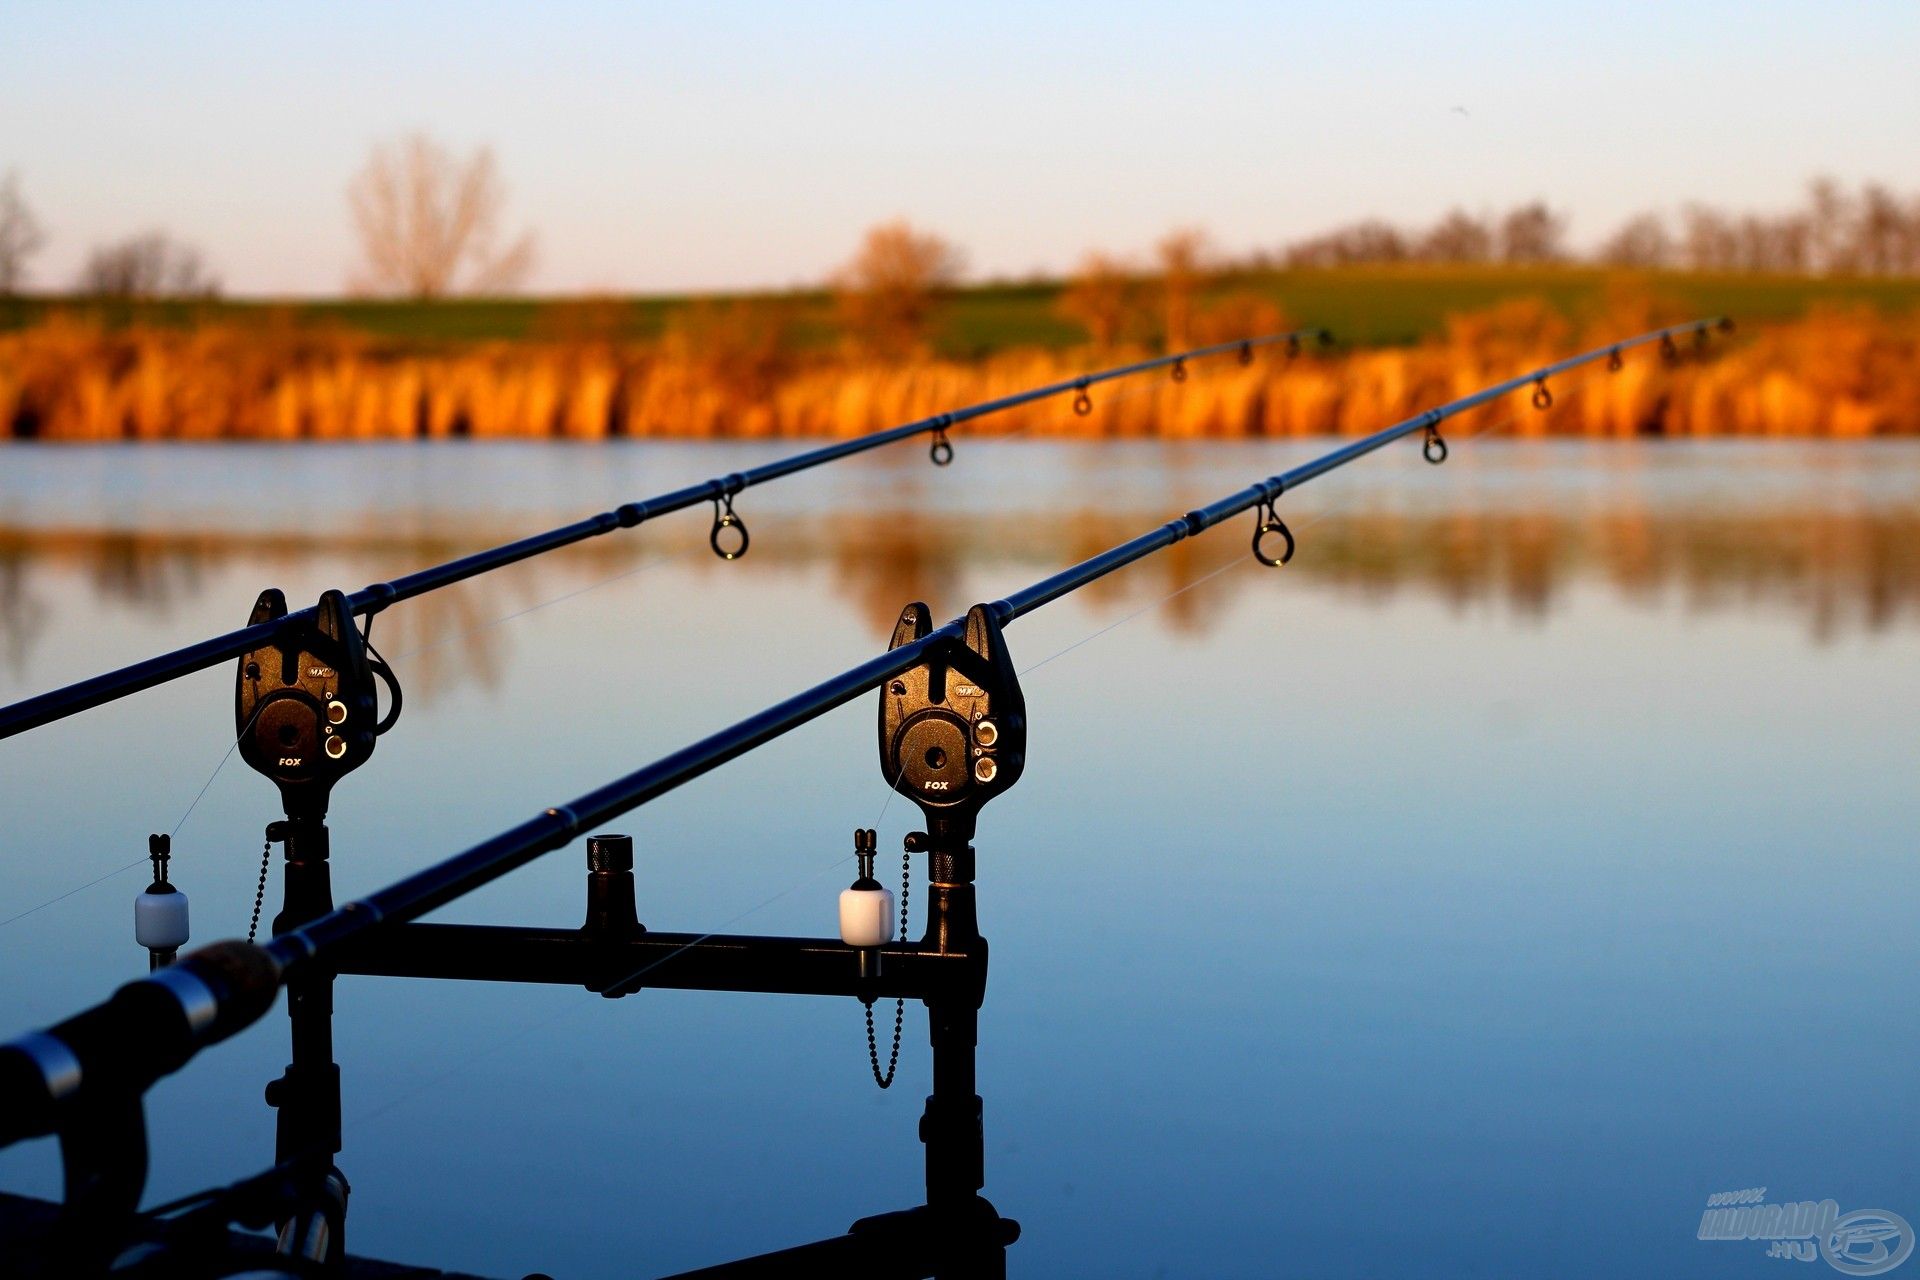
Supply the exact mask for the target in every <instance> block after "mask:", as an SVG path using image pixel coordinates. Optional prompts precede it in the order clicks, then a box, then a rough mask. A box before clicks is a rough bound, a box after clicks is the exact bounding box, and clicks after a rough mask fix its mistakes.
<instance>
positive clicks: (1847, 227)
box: [1247, 178, 1920, 276]
mask: <svg viewBox="0 0 1920 1280" xmlns="http://www.w3.org/2000/svg"><path fill="white" fill-rule="evenodd" d="M1567 225H1568V220H1567V217H1566V215H1565V214H1563V213H1560V212H1558V211H1556V210H1554V209H1552V208H1550V207H1548V206H1547V205H1546V204H1545V203H1544V202H1541V201H1533V202H1531V203H1527V204H1522V205H1519V206H1517V207H1515V208H1513V209H1510V210H1508V211H1506V212H1504V213H1480V214H1475V213H1469V212H1468V211H1466V210H1464V209H1454V210H1451V211H1449V212H1448V213H1447V214H1445V215H1444V216H1443V217H1441V218H1440V219H1439V221H1437V222H1435V223H1433V224H1432V225H1431V226H1426V227H1417V226H1413V227H1410V226H1402V225H1399V224H1396V223H1392V222H1388V221H1386V220H1384V219H1380V218H1369V219H1364V220H1362V221H1359V222H1354V223H1349V224H1347V225H1346V226H1342V227H1336V228H1334V229H1333V230H1331V231H1327V232H1323V233H1321V234H1319V235H1314V236H1308V237H1306V238H1304V239H1300V240H1295V241H1292V242H1290V243H1288V244H1286V245H1284V246H1282V247H1281V248H1280V249H1279V250H1278V251H1277V252H1273V253H1263V254H1254V255H1252V257H1251V258H1250V259H1249V260H1248V262H1247V265H1249V266H1252V267H1256V268H1266V269H1274V268H1282V267H1284V268H1295V269H1298V268H1314V267H1336V266H1356V265H1370V264H1381V263H1422V262H1427V263H1507V264H1513V265H1526V264H1542V263H1568V262H1579V261H1586V262H1591V263H1594V264H1596V265H1600V266H1611V267H1630V268H1636V269H1643V270H1660V269H1666V270H1682V271H1710V272H1759V273H1768V274H1774V275H1835V276H1911V275H1920V194H1914V195H1908V196H1902V195H1900V194H1899V193H1898V192H1896V191H1894V190H1892V189H1891V188H1889V187H1887V186H1886V185H1884V184H1882V183H1877V182H1867V183H1863V184H1861V185H1860V187H1859V188H1857V189H1855V190H1848V189H1846V188H1844V187H1842V186H1841V185H1840V184H1839V183H1837V182H1835V181H1834V180H1833V179H1831V178H1819V179H1816V180H1815V181H1813V182H1811V183H1809V184H1808V187H1807V193H1806V197H1805V199H1804V201H1803V202H1802V203H1801V204H1800V205H1799V206H1798V207H1796V208H1793V209H1789V210H1787V211H1785V212H1783V213H1756V212H1746V213H1740V212H1734V211H1730V210H1726V209H1720V208H1716V207H1714V206H1712V205H1708V204H1702V203H1694V204H1689V205H1687V206H1686V207H1685V208H1683V209H1681V210H1680V211H1679V212H1678V213H1677V214H1665V213H1659V212H1651V211H1650V212H1645V213H1639V214H1635V215H1634V216H1633V217H1631V218H1628V219H1627V220H1626V221H1625V222H1624V223H1622V224H1621V225H1620V226H1619V227H1617V228H1616V229H1615V230H1614V231H1613V232H1612V233H1611V234H1610V235H1608V236H1607V237H1606V238H1605V239H1603V240H1602V241H1601V242H1600V243H1599V244H1598V245H1597V246H1595V247H1594V248H1593V250H1592V251H1591V252H1589V253H1587V254H1585V255H1581V254H1578V253H1576V252H1575V251H1574V249H1573V248H1572V247H1571V246H1570V245H1569V243H1568V241H1567Z"/></svg>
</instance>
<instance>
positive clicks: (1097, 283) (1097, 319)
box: [1057, 253, 1138, 347]
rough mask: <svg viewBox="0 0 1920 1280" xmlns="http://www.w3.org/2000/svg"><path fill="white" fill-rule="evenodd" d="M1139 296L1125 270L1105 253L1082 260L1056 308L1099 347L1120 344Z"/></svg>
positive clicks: (1121, 264) (1095, 254) (1091, 255)
mask: <svg viewBox="0 0 1920 1280" xmlns="http://www.w3.org/2000/svg"><path fill="white" fill-rule="evenodd" d="M1137 292H1138V290H1137V288H1136V286H1135V284H1134V281H1133V278H1132V276H1131V275H1130V274H1129V273H1128V271H1127V269H1126V266H1125V265H1124V264H1123V263H1121V262H1120V261H1119V260H1118V259H1117V258H1112V257H1109V256H1108V255H1106V254H1104V253H1089V254H1088V255H1087V256H1086V257H1084V258H1082V259H1081V260H1080V267H1079V269H1078V270H1077V271H1075V272H1074V275H1073V279H1072V280H1070V281H1068V282H1067V287H1066V289H1065V290H1064V291H1063V292H1062V293H1061V294H1060V301H1059V303H1058V304H1057V306H1058V308H1059V311H1060V314H1061V315H1063V316H1065V317H1067V318H1068V319H1069V320H1073V321H1075V322H1077V323H1079V324H1080V325H1083V326H1084V327H1085V328H1086V331H1087V337H1088V338H1089V339H1090V340H1091V341H1092V342H1093V345H1094V346H1096V347H1111V346H1113V345H1114V343H1116V342H1118V341H1119V340H1120V335H1121V333H1122V332H1123V331H1124V330H1125V329H1126V327H1127V321H1128V319H1129V318H1130V317H1131V315H1132V313H1133V310H1134V307H1135V305H1136V303H1137V299H1136V297H1135V294H1136V293H1137Z"/></svg>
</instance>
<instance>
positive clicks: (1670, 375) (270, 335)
mask: <svg viewBox="0 0 1920 1280" xmlns="http://www.w3.org/2000/svg"><path fill="white" fill-rule="evenodd" d="M1653 322H1657V317H1656V316H1655V315H1654V313H1653V310H1652V309H1651V308H1650V307H1649V305H1648V304H1646V303H1644V302H1642V301H1638V300H1634V299H1627V300H1623V301H1618V302H1617V303H1616V305H1615V306H1613V307H1610V308H1609V314H1608V316H1607V318H1606V319H1605V321H1604V322H1602V321H1595V322H1593V323H1592V324H1591V325H1590V326H1589V327H1587V328H1586V329H1585V331H1576V329H1575V327H1574V326H1573V325H1572V324H1571V323H1570V322H1569V321H1567V320H1565V319H1563V318H1561V317H1560V316H1559V315H1558V314H1557V313H1554V312H1552V311H1551V310H1549V309H1548V308H1546V307H1545V306H1544V305H1541V304H1537V303H1527V302H1522V303H1508V304H1505V305H1503V306H1502V307H1499V308H1495V309H1493V310H1491V311H1488V312H1482V313H1477V314H1474V315H1466V316H1458V317H1455V318H1453V320H1452V321H1451V322H1450V323H1449V325H1448V328H1447V332H1446V333H1445V334H1444V335H1443V336H1442V337H1440V338H1438V339H1435V340H1433V341H1431V342H1428V343H1425V344H1422V345H1419V346H1412V347H1404V348H1392V349H1379V350H1358V351H1350V352H1337V353H1330V354H1329V353H1309V354H1305V355H1302V356H1300V357H1299V358H1297V359H1294V360H1291V361H1289V360H1287V359H1285V358H1284V357H1283V356H1281V355H1279V354H1273V355H1268V356H1263V357H1262V358H1261V359H1259V360H1256V361H1255V362H1254V363H1253V364H1252V365H1251V366H1250V367H1245V368H1242V367H1241V366H1239V365H1238V364H1237V363H1236V362H1234V361H1233V360H1231V359H1228V360H1215V361H1208V362H1205V363H1200V364H1196V365H1194V366H1193V368H1192V371H1191V374H1192V376H1190V377H1189V378H1188V379H1187V380H1186V381H1184V382H1180V383H1175V382H1173V381H1171V380H1167V379H1160V380H1143V381H1140V382H1137V383H1133V384H1123V385H1121V386H1119V387H1115V388H1111V389H1102V390H1101V391H1097V392H1096V393H1095V396H1094V404H1095V411H1094V412H1093V413H1092V414H1090V415H1087V416H1085V417H1080V416H1076V415H1074V414H1073V413H1072V412H1071V411H1070V409H1069V408H1068V407H1067V406H1066V405H1065V404H1064V403H1061V404H1056V405H1051V406H1047V407H1043V408H1038V409H1034V410H1031V411H1028V412H1025V413H1021V414H1013V415H1008V416H1007V417H1005V418H1002V419H998V420H988V421H987V422H984V423H981V424H979V425H978V427H977V428H974V427H970V428H969V430H975V429H977V430H980V431H983V432H989V433H991V432H996V431H1013V430H1018V431H1022V432H1025V433H1030V434H1033V435H1044V436H1055V437H1092V438H1097V437H1137V436H1159V437H1167V438H1207V437H1242V436H1298V435H1312V434H1323V433H1335V434H1355V433H1360V432H1365V431H1370V430H1374V429H1376V428H1378V427H1380V426H1382V425H1384V424H1386V423H1388V422H1391V421H1394V420H1396V419H1398V418H1402V417H1406V416H1408V415H1410V414H1413V413H1416V412H1418V411H1419V410H1421V409H1423V408H1426V407H1428V406H1430V405H1433V404H1436V403H1439V402H1440V401H1443V400H1446V399H1449V398H1451V397H1453V396H1456V395H1461V394H1464V393H1466V392H1468V391H1470V390H1472V389H1473V388H1475V387H1477V386H1480V385H1484V384H1485V383H1486V382H1489V381H1492V380H1495V379H1498V378H1502V377H1507V376H1511V375H1512V374H1513V373H1514V372H1517V371H1521V370H1524V369H1526V368H1528V367H1531V366H1534V365H1537V364H1542V363H1546V362H1547V361H1549V360H1552V359H1555V358H1557V357H1559V356H1561V355H1563V354H1565V353H1566V352H1567V351H1569V350H1572V349H1575V348H1576V347H1578V346H1586V345H1591V344H1594V343H1598V342H1602V341H1604V340H1605V337H1606V335H1608V334H1616V333H1625V332H1632V331H1634V330H1635V329H1637V328H1642V327H1645V326H1646V325H1647V324H1648V323H1653ZM728 333H729V328H728V326H727V325H726V324H724V323H723V324H718V325H709V326H708V328H707V331H706V332H704V333H673V334H669V335H668V337H667V338H666V339H664V340H662V341H661V342H659V343H655V344H650V345H622V344H618V343H616V342H613V341H609V340H601V339H595V340H583V339H579V338H573V339H567V338H559V337H556V338H534V339H531V340H528V341H525V342H517V343H506V342H495V343H483V344H474V345H472V346H469V347H465V348H462V349H457V350H454V351H450V352H436V353H423V352H421V351H419V350H413V349H405V348H382V347H380V346H379V345H377V344H375V343H374V342H373V341H371V340H370V339H368V338H366V337H364V336H361V335H354V334H346V333H324V332H313V331H302V330H297V329H294V328H292V327H291V326H290V325H284V324H275V323H267V324H263V325H259V326H254V327H250V328H240V327H236V326H209V327H202V328H197V329H162V328H141V327H134V328H123V329H112V330H109V329H105V328H102V327H100V326H98V325H93V324H89V323H86V322H83V321H79V320H73V319H68V318H63V317H61V316H59V315H55V316H52V317H50V318H49V319H47V320H46V321H44V322H43V323H41V324H39V325H38V326H36V327H33V328H30V329H25V330H20V331H17V332H13V333H8V334H5V335H4V336H0V434H4V435H6V436H8V437H11V438H15V439H20V438H32V439H44V440H65V441H108V440H404V439H445V438H452V437H462V436H468V437H474V438H507V437H513V438H552V439H570V440H597V439H603V438H607V437H615V436H631V437H677V438H720V437H725V438H741V437H770V436H844V435H853V434H857V433H860V432H864V431H870V430H874V429H876V428H879V427H883V426H888V425H891V424H893V423H897V422H904V421H907V420H910V419H913V418H918V417H923V416H926V415H929V414H933V413H937V412H939V411H941V410H943V409H949V408H953V407H955V406H957V405H962V404H968V403H972V402H975V401H979V400H986V399H990V398H992V397H995V396H1000V395H1005V394H1007V393H1010V392H1013V391H1016V390H1019V389H1021V388H1024V387H1029V386H1033V385H1036V384H1039V383H1042V382H1048V381H1052V380H1055V379H1059V378H1063V377H1070V376H1072V375H1073V374H1074V373H1077V372H1081V371H1084V370H1086V369H1088V368H1092V367H1096V366H1098V365H1101V364H1107V363H1113V362H1115V361H1118V360H1121V359H1125V358H1127V357H1128V356H1129V355H1132V354H1135V353H1133V352H1128V351H1124V350H1121V351H1111V350H1110V351H1105V352H1101V353H1097V354H1096V353H1094V352H1090V351H1077V352H1076V351H1067V352H1059V351H1048V350H1038V349H1032V350H1013V351H1006V352H1002V353H1000V354H996V355H991V356H987V357H985V358H983V359H980V360H977V361H969V362H961V361H953V360H942V359H937V358H933V357H929V356H924V355H922V356H907V357H902V358H900V359H897V360H887V361H881V360H876V359H873V358H870V357H859V356H854V355H850V354H846V353H844V352H843V353H835V354H824V353H823V354H814V355H801V354H796V353H792V352H788V351H782V350H781V349H779V348H778V347H777V346H776V345H770V344H769V340H768V339H767V337H766V335H764V334H747V335H745V336H744V337H740V340H739V341H738V342H734V343H733V344H732V345H733V346H737V347H739V348H740V349H739V350H732V349H731V348H728ZM735 336H739V335H735ZM716 343H718V346H719V348H727V349H717V348H716V345H715V344H716ZM1554 392H1555V401H1554V405H1553V407H1552V408H1551V409H1550V410H1548V411H1546V412H1544V413H1535V412H1533V411H1531V410H1526V411H1524V412H1522V413H1520V414H1519V416H1518V419H1517V422H1516V429H1517V430H1519V431H1522V432H1525V433H1528V434H1560V435H1587V436H1631V435H1643V434H1666V435H1688V436H1711V435H1745V436H1756V435H1760V436H1764V435H1800V436H1841V437H1857V436H1871V435H1897V434H1911V433H1914V432H1916V431H1920V322H1916V320H1914V319H1912V318H1889V317H1887V316H1884V315H1881V314H1878V313H1874V312H1871V311H1865V310H1861V311H1844V310H1827V311H1816V312H1813V313H1810V314H1808V315H1807V316H1805V317H1803V318H1801V319H1799V320H1795V321H1792V322H1788V323H1782V324H1777V325H1772V326H1769V327H1767V328H1765V329H1762V330H1759V331H1757V332H1755V333H1753V334H1743V335H1741V336H1739V337H1737V338H1736V339H1734V340H1733V341H1731V342H1727V341H1722V340H1716V342H1715V343H1714V344H1713V349H1712V350H1711V351H1709V352H1706V353H1704V354H1700V355H1696V354H1695V353H1693V352H1692V351H1691V350H1690V349H1689V350H1687V351H1684V352H1683V353H1682V358H1681V359H1680V360H1679V361H1677V362H1673V363H1671V364H1669V363H1665V362H1662V361H1661V360H1660V359H1659V358H1658V357H1657V356H1656V355H1654V354H1653V353H1652V352H1650V351H1647V352H1641V353H1638V354H1637V355H1636V356H1634V357H1633V358H1631V359H1629V360H1628V362H1627V365H1626V368H1625V369H1623V370H1622V371H1620V372H1619V373H1616V374H1606V373H1605V372H1604V371H1596V372H1594V373H1591V374H1588V375H1584V376H1571V377H1568V378H1566V379H1563V380H1562V381H1561V383H1560V384H1559V385H1557V386H1556V387H1555V388H1554ZM1516 406H1519V407H1524V404H1523V402H1521V401H1519V400H1516ZM1509 411H1510V410H1508V409H1502V410H1501V412H1502V413H1506V412H1509Z"/></svg>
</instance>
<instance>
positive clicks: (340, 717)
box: [327, 698, 347, 724]
mask: <svg viewBox="0 0 1920 1280" xmlns="http://www.w3.org/2000/svg"><path fill="white" fill-rule="evenodd" d="M346 718H347V704H346V703H344V702H342V701H340V699H338V698H335V699H333V700H332V701H331V702H329V703H327V723H328V724H340V723H342V722H344V721H345V720H346Z"/></svg>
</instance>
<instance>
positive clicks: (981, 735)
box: [973, 720, 1000, 747]
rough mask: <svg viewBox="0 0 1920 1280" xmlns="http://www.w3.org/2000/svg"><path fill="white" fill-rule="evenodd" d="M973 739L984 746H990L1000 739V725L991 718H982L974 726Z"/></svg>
mask: <svg viewBox="0 0 1920 1280" xmlns="http://www.w3.org/2000/svg"><path fill="white" fill-rule="evenodd" d="M973 740H974V741H975V742H977V743H979V744H980V745H981V746H983V747H990V746H992V745H993V744H994V743H996V742H998V741H1000V726H999V725H997V724H995V723H994V722H993V721H991V720H982V721H981V722H980V723H979V724H976V725H975V726H973Z"/></svg>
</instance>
